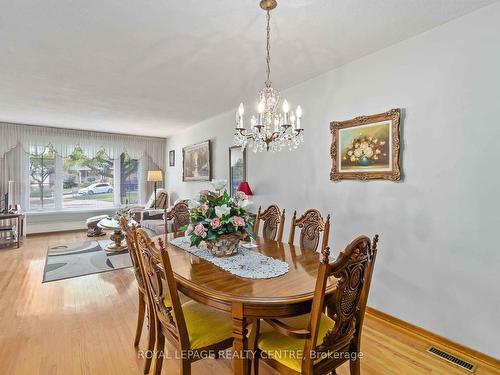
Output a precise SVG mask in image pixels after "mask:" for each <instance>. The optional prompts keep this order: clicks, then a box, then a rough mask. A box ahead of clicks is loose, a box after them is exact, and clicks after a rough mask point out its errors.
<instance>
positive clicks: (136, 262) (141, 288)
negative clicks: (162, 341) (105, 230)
mask: <svg viewBox="0 0 500 375" xmlns="http://www.w3.org/2000/svg"><path fill="white" fill-rule="evenodd" d="M120 226H121V228H122V231H123V232H124V233H125V240H126V242H127V248H128V252H129V254H130V258H131V259H132V267H133V270H134V275H135V279H136V280H137V292H138V296H139V310H138V313H137V325H136V330H135V338H134V346H135V347H136V348H137V347H138V346H139V341H140V339H141V333H142V328H143V325H144V321H145V320H146V308H147V316H148V328H149V329H148V336H149V337H148V344H147V350H148V351H152V350H153V349H154V340H155V319H154V317H153V314H154V313H153V308H152V304H151V298H150V297H149V294H148V290H147V288H146V282H145V280H146V279H145V276H144V269H143V267H142V263H141V259H140V255H139V250H138V248H137V238H136V228H135V225H134V224H132V225H130V224H129V222H128V220H127V219H126V218H125V217H124V216H120ZM150 368H151V356H146V361H145V364H144V373H145V374H147V373H148V372H149V370H150Z"/></svg>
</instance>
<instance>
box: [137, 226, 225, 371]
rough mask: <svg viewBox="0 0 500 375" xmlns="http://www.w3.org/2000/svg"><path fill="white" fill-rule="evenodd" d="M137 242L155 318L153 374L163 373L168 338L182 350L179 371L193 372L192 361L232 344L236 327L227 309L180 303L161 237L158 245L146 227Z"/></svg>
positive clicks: (140, 231)
mask: <svg viewBox="0 0 500 375" xmlns="http://www.w3.org/2000/svg"><path fill="white" fill-rule="evenodd" d="M137 243H138V247H139V252H140V255H141V260H142V264H143V266H144V271H145V275H146V285H147V287H148V290H149V293H150V296H151V299H152V301H153V306H154V311H155V318H156V340H155V342H156V345H155V350H154V353H155V354H156V356H155V363H154V367H153V372H152V373H153V374H155V375H159V374H161V368H162V364H163V358H164V357H165V355H164V354H165V353H164V350H165V338H166V339H168V340H169V341H170V342H171V343H172V344H173V345H175V346H176V348H177V349H178V350H179V351H180V352H181V355H179V357H180V359H181V366H180V373H181V374H182V375H188V374H190V373H191V363H192V362H195V361H196V360H198V359H202V358H206V356H207V354H210V353H214V354H215V356H217V353H218V352H219V351H221V350H225V349H227V348H230V347H231V346H232V342H233V338H232V333H233V327H232V320H231V316H230V315H229V314H228V313H225V312H222V311H218V310H215V309H213V308H211V307H208V306H205V305H202V304H200V303H198V302H195V301H192V300H189V301H187V302H184V303H181V300H180V298H179V292H178V291H177V284H176V281H175V278H174V273H173V271H172V267H171V263H170V258H169V255H168V252H167V251H166V249H165V246H164V243H163V241H162V239H161V238H160V239H158V246H156V244H155V243H154V242H153V241H151V239H150V238H149V236H148V234H147V233H146V232H145V231H144V230H143V229H138V230H137Z"/></svg>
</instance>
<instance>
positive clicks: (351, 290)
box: [302, 235, 378, 373]
mask: <svg viewBox="0 0 500 375" xmlns="http://www.w3.org/2000/svg"><path fill="white" fill-rule="evenodd" d="M377 242H378V235H376V236H375V237H374V239H373V242H370V239H369V238H368V237H366V236H360V237H358V238H356V239H355V240H354V241H352V242H351V243H350V244H349V245H348V246H347V247H346V249H345V250H344V251H342V252H341V253H340V255H339V256H338V258H337V260H336V261H335V262H334V263H331V264H329V260H328V256H329V248H328V247H326V248H324V249H323V251H322V260H321V263H320V266H319V270H318V278H317V281H316V288H315V294H314V299H313V305H312V308H311V316H310V322H309V327H308V329H309V331H310V335H309V338H308V339H306V343H305V347H304V353H305V356H304V361H303V362H302V369H303V373H310V372H311V371H312V369H313V364H314V360H315V359H314V358H312V357H311V353H315V355H316V356H318V354H321V353H324V354H328V353H333V352H340V351H342V352H344V351H351V352H352V351H359V344H360V341H359V340H360V337H361V328H362V325H363V319H364V314H365V308H366V301H367V299H368V292H369V289H370V283H371V278H372V274H373V266H374V263H375V257H376V255H377ZM330 277H335V278H336V279H337V280H338V281H337V288H336V293H335V298H334V301H332V302H331V303H330V304H328V309H331V311H329V314H328V315H329V316H331V317H332V319H333V320H334V321H335V325H334V326H333V328H332V329H331V330H330V331H328V332H327V334H326V335H325V337H324V339H323V340H322V342H317V339H318V328H319V323H320V319H321V314H322V313H323V311H324V307H325V288H326V285H327V280H328V278H330ZM330 357H332V356H331V355H330Z"/></svg>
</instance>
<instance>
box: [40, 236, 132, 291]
mask: <svg viewBox="0 0 500 375" xmlns="http://www.w3.org/2000/svg"><path fill="white" fill-rule="evenodd" d="M108 243H110V241H109V240H103V241H92V240H91V241H83V242H77V243H71V244H66V245H58V246H50V247H49V249H48V252H47V260H46V262H45V268H44V270H43V281H42V282H44V283H45V282H48V281H55V280H62V279H69V278H72V277H78V276H84V275H91V274H94V273H100V272H107V271H113V270H117V269H120V268H126V267H131V266H132V261H131V259H130V255H129V253H128V251H127V250H124V251H121V252H115V253H113V252H107V251H105V250H104V247H105V246H106V245H107V244H108Z"/></svg>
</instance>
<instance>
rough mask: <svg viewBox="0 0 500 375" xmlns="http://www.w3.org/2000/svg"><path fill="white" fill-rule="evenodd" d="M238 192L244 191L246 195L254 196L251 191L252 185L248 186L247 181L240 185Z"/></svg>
mask: <svg viewBox="0 0 500 375" xmlns="http://www.w3.org/2000/svg"><path fill="white" fill-rule="evenodd" d="M238 191H242V192H243V193H245V194H246V195H253V193H252V189H250V185H248V182H246V181H243V182H242V183H240V186H238Z"/></svg>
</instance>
